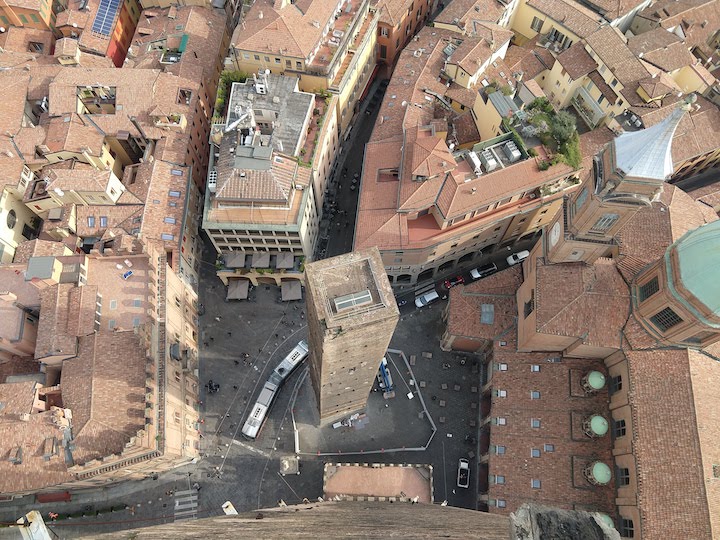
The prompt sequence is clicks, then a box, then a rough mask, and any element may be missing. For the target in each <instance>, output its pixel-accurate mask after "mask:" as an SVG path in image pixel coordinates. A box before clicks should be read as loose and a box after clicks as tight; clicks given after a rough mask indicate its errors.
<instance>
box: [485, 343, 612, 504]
mask: <svg viewBox="0 0 720 540" xmlns="http://www.w3.org/2000/svg"><path fill="white" fill-rule="evenodd" d="M550 356H552V355H551V354H549V353H518V352H515V347H514V343H512V342H509V343H508V344H507V346H505V347H501V346H499V344H498V345H496V346H495V348H494V352H493V362H492V363H491V366H490V368H491V369H492V366H493V365H494V366H499V365H500V364H502V365H503V367H502V369H499V370H494V369H492V371H491V376H492V379H491V384H492V388H493V390H506V394H505V397H498V396H493V397H492V398H491V399H492V405H491V408H490V409H489V412H488V414H487V418H488V420H491V419H498V418H502V419H503V422H504V424H500V423H499V422H498V423H497V424H492V425H491V423H488V424H486V426H485V427H484V428H483V429H484V430H485V435H484V436H483V435H481V452H482V451H483V448H482V446H483V445H485V447H486V448H487V452H488V457H487V465H486V469H485V470H486V471H487V473H488V475H489V477H486V478H487V480H486V481H487V482H488V483H487V485H486V486H482V485H481V490H482V487H486V490H487V491H486V492H487V495H488V497H489V499H496V500H497V499H502V500H504V501H505V502H506V506H505V507H504V508H498V507H494V506H491V507H490V511H491V512H498V513H503V514H507V513H509V512H513V511H515V510H516V509H517V508H518V507H519V506H520V505H522V504H523V503H526V502H538V503H544V504H551V505H553V506H559V507H561V508H565V509H577V508H587V509H592V510H595V511H599V512H605V513H607V514H614V511H615V505H614V497H615V487H614V481H611V483H610V484H609V485H607V486H604V487H603V486H593V485H591V484H590V483H589V482H588V481H587V480H586V479H585V478H584V476H583V474H582V469H583V468H584V467H585V466H586V465H588V464H590V463H591V462H593V461H596V460H598V461H601V462H603V463H605V464H607V465H609V466H612V463H613V456H612V450H611V449H612V438H611V437H610V435H609V434H607V435H605V436H604V437H599V438H591V437H589V436H588V435H586V434H585V432H584V431H583V426H582V423H583V420H585V419H586V418H587V417H589V416H590V415H593V414H601V415H603V416H604V417H605V418H606V419H607V418H610V413H609V409H608V393H607V390H603V391H601V392H599V393H597V394H594V395H590V394H586V393H585V391H584V390H583V388H582V386H581V384H580V381H581V379H582V377H583V376H584V375H585V374H586V373H587V372H588V371H589V370H597V371H600V372H603V373H604V372H605V366H604V364H603V362H602V361H601V360H591V359H587V358H583V359H574V358H563V361H562V362H561V363H550V362H548V358H549V357H550ZM533 365H536V366H539V368H537V369H538V371H535V370H534V369H533V368H532V367H531V366H533ZM532 391H538V392H539V394H538V396H539V397H538V398H537V399H532V398H531V392H532ZM486 399H487V397H486ZM533 422H534V423H533ZM533 426H537V427H533ZM488 445H492V446H488ZM498 446H502V447H503V452H504V453H503V454H499V453H497V451H496V450H495V448H496V447H498ZM533 450H535V453H533ZM478 474H479V475H480V474H481V473H478ZM498 476H502V477H503V483H500V482H498V481H496V478H497V477H498ZM480 478H481V482H482V476H480ZM533 482H534V484H533ZM533 485H535V486H537V487H533Z"/></svg>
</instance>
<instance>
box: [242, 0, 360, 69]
mask: <svg viewBox="0 0 720 540" xmlns="http://www.w3.org/2000/svg"><path fill="white" fill-rule="evenodd" d="M274 4H275V2H274V1H273V0H258V1H256V2H254V3H253V4H252V7H251V8H250V10H249V11H248V12H247V14H246V15H245V16H244V17H243V21H244V25H241V26H238V28H237V30H236V32H235V34H234V35H233V44H234V45H235V47H236V48H237V49H241V50H247V51H259V52H262V53H271V54H279V53H280V51H282V54H283V55H284V56H292V57H296V58H308V57H309V56H310V55H311V54H312V52H313V50H314V49H315V47H316V46H317V45H318V43H320V39H321V38H322V33H323V27H324V26H325V24H326V23H328V22H329V21H330V19H331V18H332V16H333V14H334V13H335V10H336V9H337V5H338V4H337V2H336V1H335V0H311V1H310V2H308V3H307V4H308V5H307V9H306V10H302V11H301V10H300V9H299V8H298V6H297V5H296V4H291V3H290V2H288V3H287V5H285V6H284V7H282V8H276V7H275V5H274ZM359 4H360V2H359V1H358V0H355V1H354V2H353V6H354V7H357V6H358V5H359ZM313 21H317V23H318V26H317V27H316V26H315V25H314V24H313Z"/></svg>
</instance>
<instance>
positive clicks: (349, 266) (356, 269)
mask: <svg viewBox="0 0 720 540" xmlns="http://www.w3.org/2000/svg"><path fill="white" fill-rule="evenodd" d="M305 273H306V277H307V283H308V286H309V287H312V289H313V290H314V294H313V298H314V301H315V302H316V303H317V304H321V305H318V306H316V307H317V309H318V313H319V314H321V317H322V318H324V319H325V320H326V324H327V325H328V326H333V321H341V320H346V319H348V318H351V317H353V318H354V317H366V316H367V315H368V314H371V313H382V317H379V318H383V317H385V316H387V315H388V311H389V312H390V313H392V314H394V315H395V316H398V308H397V303H396V302H395V298H394V296H393V294H392V289H391V287H390V282H389V281H388V279H387V274H386V273H385V267H384V266H383V264H382V259H381V258H380V252H379V251H378V250H377V248H370V249H367V250H362V251H355V252H351V253H346V254H344V255H339V256H337V257H331V258H329V259H324V260H321V261H317V262H313V263H310V264H308V265H307V266H306V268H305ZM373 318H374V317H373Z"/></svg>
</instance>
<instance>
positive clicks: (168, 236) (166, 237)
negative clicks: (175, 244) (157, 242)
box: [160, 233, 175, 240]
mask: <svg viewBox="0 0 720 540" xmlns="http://www.w3.org/2000/svg"><path fill="white" fill-rule="evenodd" d="M160 238H161V239H162V240H175V237H174V236H173V235H172V234H168V233H162V234H161V235H160Z"/></svg>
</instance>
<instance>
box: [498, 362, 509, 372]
mask: <svg viewBox="0 0 720 540" xmlns="http://www.w3.org/2000/svg"><path fill="white" fill-rule="evenodd" d="M497 369H498V371H507V370H508V365H507V364H505V363H500V364H498V365H497Z"/></svg>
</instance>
